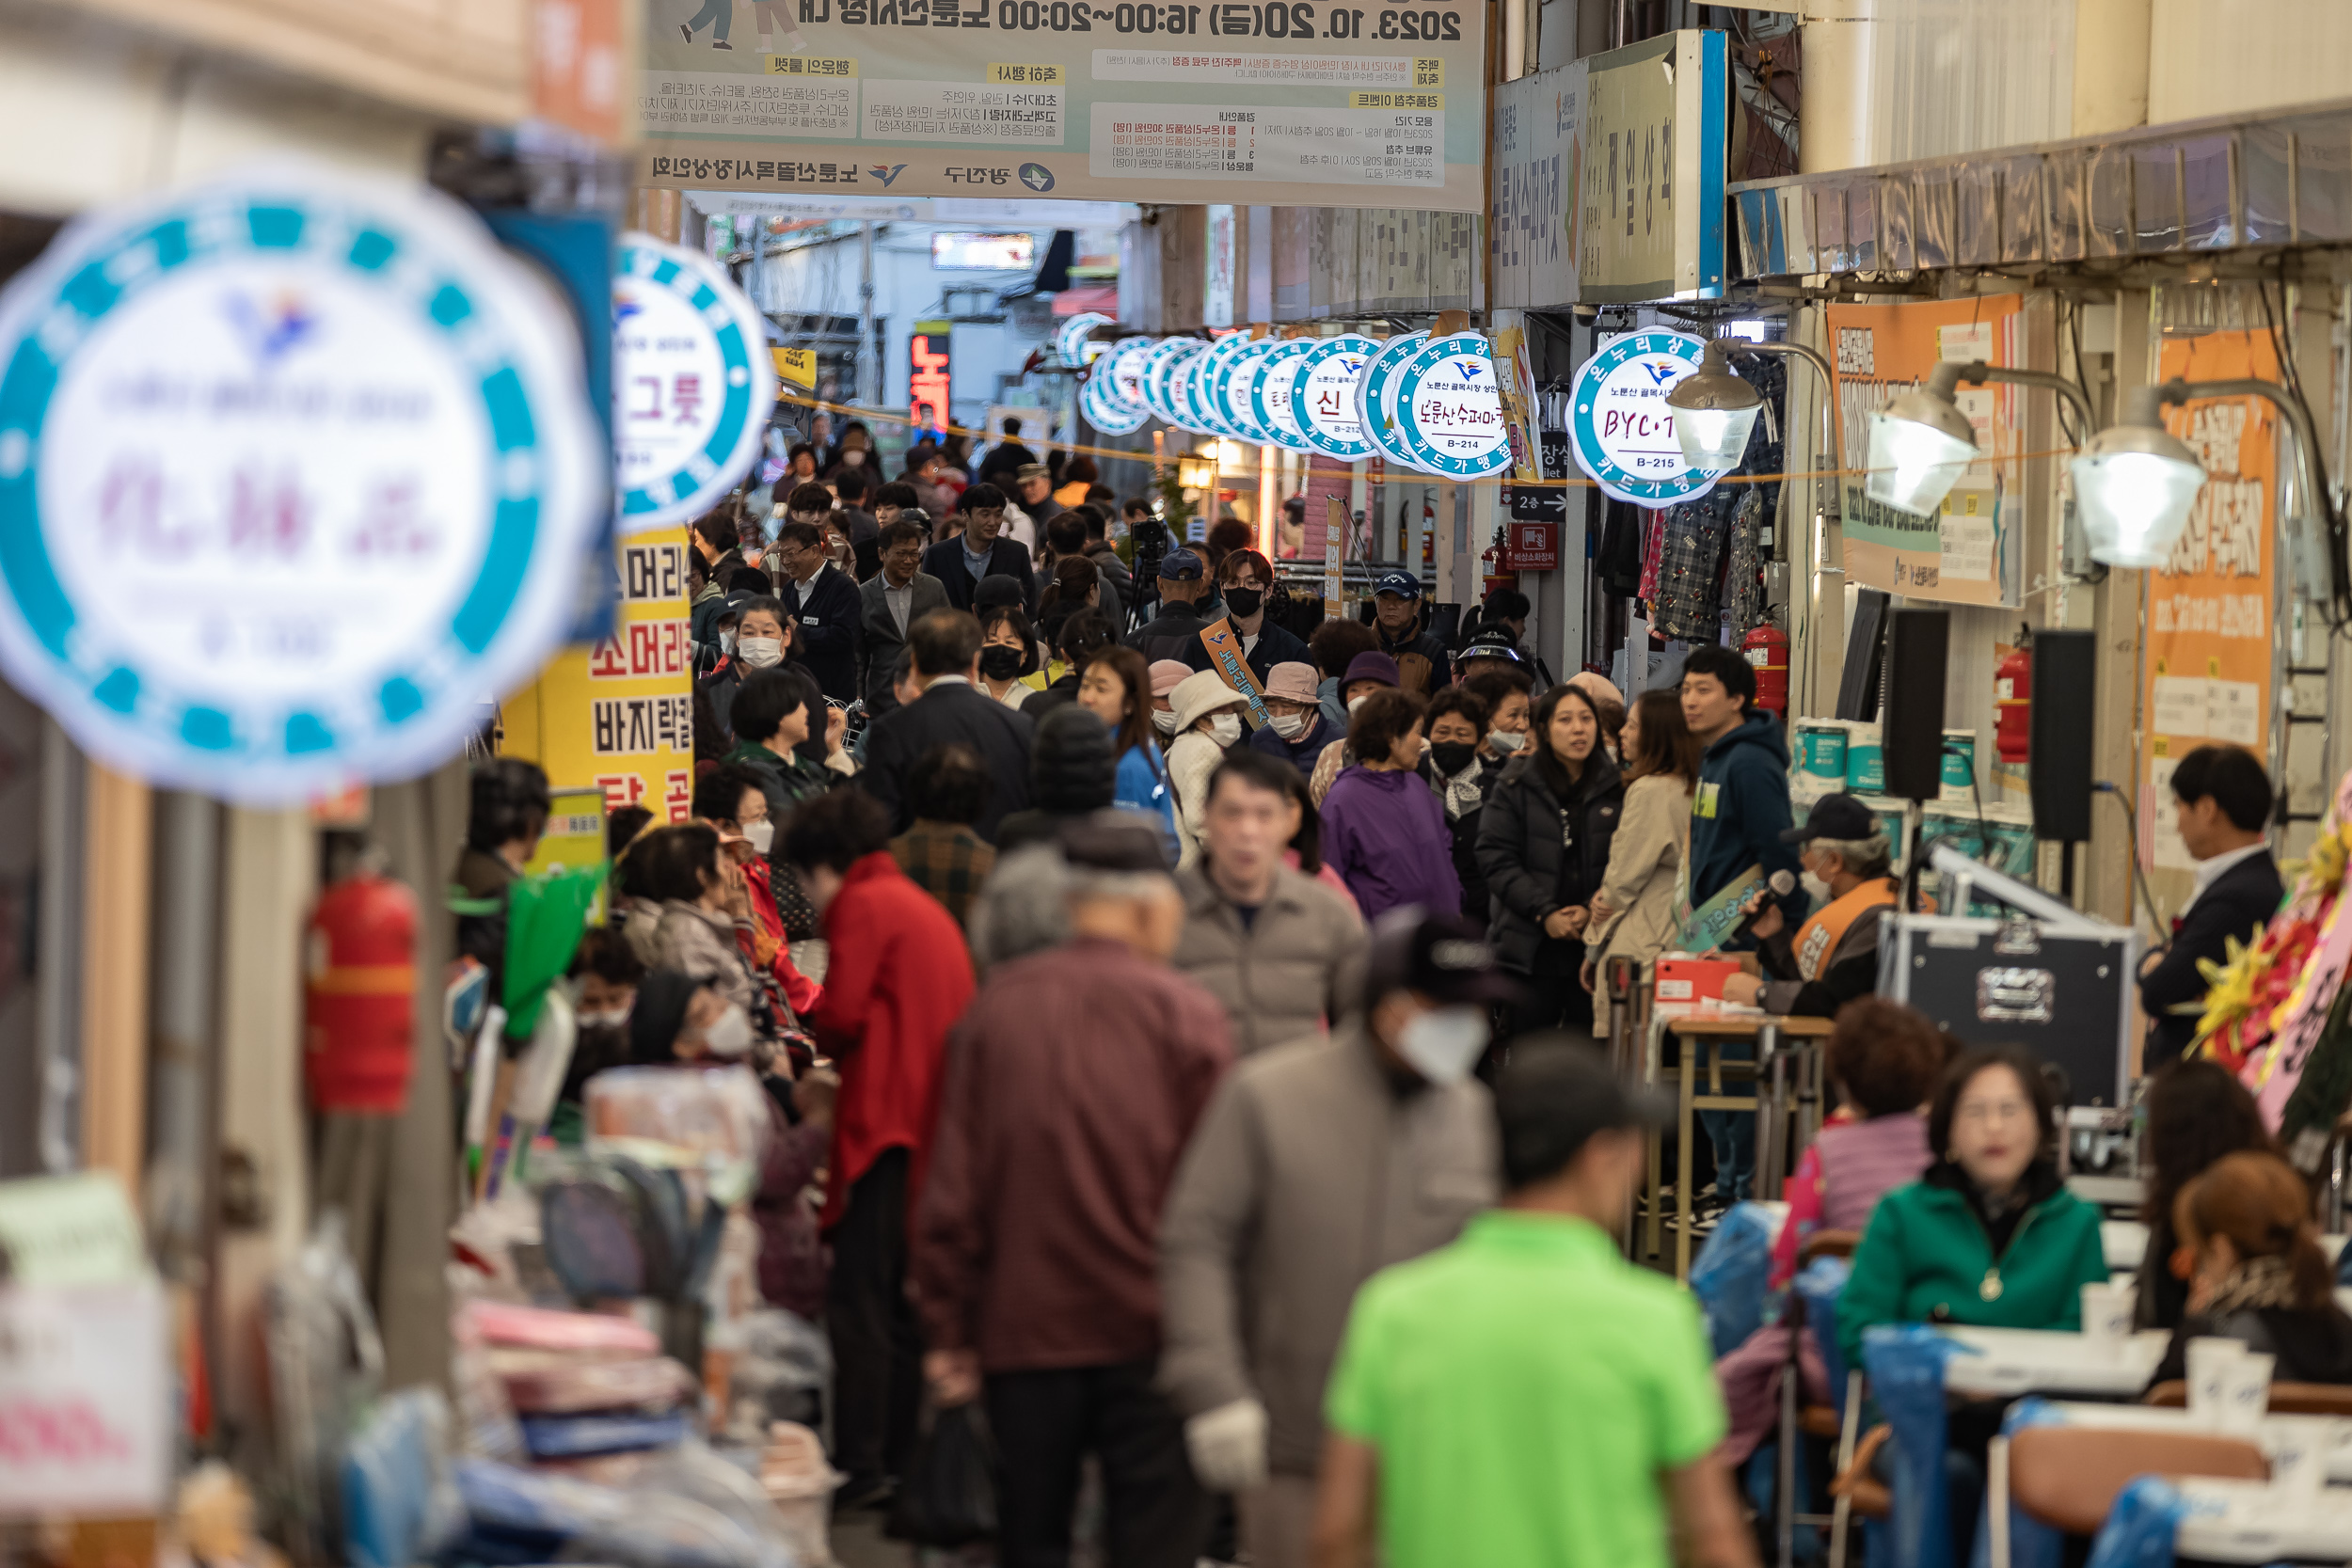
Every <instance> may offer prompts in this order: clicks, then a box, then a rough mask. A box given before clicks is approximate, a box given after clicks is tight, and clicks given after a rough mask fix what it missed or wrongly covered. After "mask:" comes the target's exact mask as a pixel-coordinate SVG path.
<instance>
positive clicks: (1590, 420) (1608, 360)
mask: <svg viewBox="0 0 2352 1568" xmlns="http://www.w3.org/2000/svg"><path fill="white" fill-rule="evenodd" d="M1706 352H1707V345H1706V344H1705V343H1703V342H1701V341H1699V340H1698V339H1696V338H1693V337H1692V336H1690V335H1689V334H1688V333H1684V332H1667V331H1663V330H1659V329H1652V330H1650V331H1647V332H1629V333H1628V334H1627V335H1626V336H1624V337H1622V338H1619V339H1617V340H1615V341H1613V342H1610V343H1607V344H1605V345H1603V346H1602V348H1601V349H1600V351H1599V352H1598V353H1597V354H1595V355H1594V356H1592V357H1591V358H1590V359H1587V360H1586V361H1584V368H1583V369H1582V370H1580V371H1578V372H1576V384H1575V387H1574V388H1573V390H1574V394H1575V395H1574V397H1573V398H1572V399H1571V401H1570V409H1569V414H1568V446H1569V449H1570V450H1571V451H1574V452H1575V453H1576V466H1577V467H1580V468H1581V469H1583V470H1584V472H1585V473H1586V474H1587V475H1588V476H1589V477H1590V478H1591V479H1592V480H1593V482H1594V483H1597V484H1598V485H1599V486H1600V488H1601V491H1602V493H1603V494H1604V495H1607V496H1610V497H1612V498H1613V499H1617V500H1621V501H1630V502H1632V503H1633V504H1634V505H1635V506H1646V507H1651V508H1659V507H1668V506H1673V505H1675V504H1677V502H1681V501H1689V500H1696V499H1699V498H1700V497H1701V496H1704V495H1706V494H1707V493H1708V491H1709V490H1712V489H1713V488H1715V482H1716V481H1717V480H1719V479H1721V478H1722V477H1723V476H1724V474H1725V473H1728V472H1729V471H1730V470H1729V469H1716V468H1693V467H1691V466H1690V463H1689V461H1688V460H1687V459H1685V458H1684V457H1683V455H1682V444H1681V443H1680V442H1679V441H1677V440H1676V439H1675V426H1674V412H1673V410H1671V409H1669V408H1668V407H1667V406H1666V394H1667V393H1668V392H1671V391H1673V390H1674V389H1675V386H1676V384H1677V382H1679V381H1681V379H1682V378H1683V377H1684V376H1686V375H1689V374H1691V373H1692V372H1693V371H1696V370H1697V369H1698V368H1699V356H1701V355H1703V354H1705V353H1706Z"/></svg>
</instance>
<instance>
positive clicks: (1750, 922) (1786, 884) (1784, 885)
mask: <svg viewBox="0 0 2352 1568" xmlns="http://www.w3.org/2000/svg"><path fill="white" fill-rule="evenodd" d="M1764 886H1765V887H1766V888H1767V889H1768V890H1770V894H1771V896H1770V897H1768V898H1766V899H1765V901H1764V903H1763V904H1762V905H1761V906H1760V907H1759V908H1758V909H1757V910H1756V912H1755V913H1754V914H1752V915H1750V916H1748V917H1747V918H1746V919H1745V920H1742V921H1741V922H1740V924H1739V925H1738V926H1737V927H1734V928H1733V929H1732V933H1731V937H1730V940H1731V941H1732V942H1737V941H1739V940H1740V938H1741V937H1744V936H1746V935H1747V934H1748V930H1749V928H1750V927H1753V926H1754V925H1755V924H1756V922H1757V921H1759V920H1761V919H1763V918H1764V911H1766V910H1769V909H1771V908H1772V900H1773V899H1777V898H1786V897H1788V895H1790V894H1792V893H1794V892H1796V891H1797V879H1796V877H1795V875H1794V874H1793V873H1791V872H1788V871H1786V870H1781V871H1775V872H1773V873H1772V876H1770V877H1768V878H1767V879H1765V882H1764Z"/></svg>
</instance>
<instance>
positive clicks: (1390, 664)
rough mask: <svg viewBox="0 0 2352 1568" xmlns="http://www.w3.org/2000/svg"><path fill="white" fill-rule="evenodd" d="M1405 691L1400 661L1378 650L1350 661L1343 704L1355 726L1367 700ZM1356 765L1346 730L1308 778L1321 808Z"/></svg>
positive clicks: (1317, 760)
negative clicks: (1343, 775)
mask: <svg viewBox="0 0 2352 1568" xmlns="http://www.w3.org/2000/svg"><path fill="white" fill-rule="evenodd" d="M1400 689H1403V683H1402V678H1401V677H1400V676H1399V674H1398V673H1397V668H1396V660H1394V659H1392V658H1391V657H1389V656H1388V655H1386V654H1384V653H1381V652H1380V651H1378V650H1377V649H1375V650H1373V651H1372V652H1370V653H1362V654H1358V655H1357V656H1356V657H1354V658H1352V659H1350V660H1348V663H1347V676H1346V678H1345V679H1344V680H1343V681H1341V682H1340V700H1341V702H1342V703H1343V704H1344V705H1345V706H1346V710H1347V714H1348V720H1347V723H1348V724H1350V725H1352V724H1353V722H1354V720H1355V716H1356V714H1357V713H1358V712H1359V711H1360V710H1361V709H1362V707H1363V705H1364V701H1365V699H1366V698H1368V697H1370V696H1371V695H1372V694H1373V693H1374V692H1375V691H1396V690H1400ZM1355 765H1356V748H1355V743H1354V739H1353V737H1352V735H1351V734H1350V733H1348V732H1347V730H1346V729H1345V728H1344V727H1343V733H1342V735H1341V736H1340V738H1339V740H1338V742H1337V743H1336V744H1334V745H1330V746H1326V747H1325V748H1324V749H1323V754H1322V755H1321V756H1319V757H1317V758H1315V768H1314V771H1313V772H1312V773H1310V774H1309V775H1308V776H1307V793H1308V794H1310V795H1311V796H1313V797H1314V799H1315V804H1317V805H1321V804H1322V803H1323V802H1324V800H1326V799H1327V797H1328V796H1329V795H1330V793H1331V781H1332V780H1334V779H1336V778H1338V777H1339V776H1340V769H1341V768H1352V767H1354V766H1355Z"/></svg>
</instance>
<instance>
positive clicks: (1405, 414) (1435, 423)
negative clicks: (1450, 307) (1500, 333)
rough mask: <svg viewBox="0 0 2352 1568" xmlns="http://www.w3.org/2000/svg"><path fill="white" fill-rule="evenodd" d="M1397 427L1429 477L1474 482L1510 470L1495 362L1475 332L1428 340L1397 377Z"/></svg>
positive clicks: (1508, 436)
mask: <svg viewBox="0 0 2352 1568" xmlns="http://www.w3.org/2000/svg"><path fill="white" fill-rule="evenodd" d="M1396 427H1397V433H1398V437H1399V439H1400V441H1401V442H1402V443H1403V445H1404V448H1405V450H1406V451H1407V452H1410V453H1411V454H1412V456H1413V459H1414V461H1415V462H1417V463H1419V464H1420V465H1421V467H1423V468H1424V469H1426V470H1428V471H1429V472H1431V473H1438V474H1444V475H1446V476H1447V477H1449V478H1452V479H1478V478H1481V477H1483V476H1485V475H1487V474H1495V473H1501V472H1502V470H1503V469H1505V468H1507V467H1510V466H1511V431H1510V427H1509V425H1508V424H1507V423H1505V422H1504V420H1503V417H1502V393H1501V392H1499V391H1498V390H1497V389H1496V388H1495V362H1494V360H1492V359H1491V358H1489V357H1488V356H1487V352H1486V339H1485V338H1484V337H1482V336H1481V335H1480V334H1478V333H1475V332H1457V333H1454V335H1453V336H1451V337H1446V338H1433V339H1431V340H1430V341H1428V342H1427V343H1426V344H1424V345H1423V346H1422V350H1421V352H1420V353H1418V354H1416V355H1414V356H1413V357H1412V358H1411V359H1410V360H1409V361H1407V362H1406V366H1405V368H1404V369H1403V370H1401V371H1399V372H1397V376H1396Z"/></svg>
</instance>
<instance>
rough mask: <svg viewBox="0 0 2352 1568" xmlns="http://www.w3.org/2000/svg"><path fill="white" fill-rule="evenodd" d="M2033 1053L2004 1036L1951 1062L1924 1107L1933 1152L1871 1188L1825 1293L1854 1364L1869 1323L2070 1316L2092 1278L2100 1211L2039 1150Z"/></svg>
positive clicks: (2044, 1121) (2043, 1086)
mask: <svg viewBox="0 0 2352 1568" xmlns="http://www.w3.org/2000/svg"><path fill="white" fill-rule="evenodd" d="M2053 1113H2054V1105H2053V1102H2052V1100H2051V1096H2050V1089H2049V1085H2047V1083H2046V1082H2044V1080H2043V1079H2042V1070H2041V1064H2040V1063H2038V1062H2036V1061H2035V1060H2034V1058H2033V1057H2032V1055H2031V1054H2030V1053H2027V1052H2026V1051H2024V1050H2023V1049H2021V1048H2019V1047H2016V1046H1985V1047H1979V1049H1977V1050H1974V1051H1971V1052H1969V1053H1967V1054H1965V1055H1963V1056H1962V1057H1961V1058H1960V1059H1959V1060H1958V1061H1956V1062H1954V1063H1953V1064H1952V1066H1951V1068H1950V1069H1949V1070H1948V1071H1947V1073H1946V1074H1945V1077H1944V1083H1943V1085H1942V1087H1940V1088H1939V1089H1938V1090H1937V1091H1936V1096H1935V1101H1934V1104H1933V1106H1932V1108H1931V1110H1930V1111H1929V1113H1928V1148H1930V1149H1931V1150H1932V1151H1933V1152H1934V1154H1935V1155H1936V1161H1935V1163H1934V1164H1931V1165H1930V1166H1929V1167H1928V1172H1927V1174H1926V1175H1925V1176H1923V1177H1921V1178H1920V1179H1919V1180H1917V1181H1915V1182H1913V1183H1912V1184H1911V1185H1910V1186H1908V1187H1899V1188H1897V1189H1896V1190H1895V1191H1893V1192H1891V1193H1888V1194H1887V1195H1886V1196H1884V1197H1883V1198H1881V1199H1880V1200H1879V1206H1878V1210H1877V1212H1875V1213H1874V1214H1872V1215H1871V1217H1870V1227H1869V1228H1868V1229H1867V1231H1865V1232H1864V1233H1863V1237H1862V1245H1861V1246H1860V1247H1859V1248H1857V1249H1856V1250H1855V1252H1854V1258H1853V1274H1852V1275H1851V1278H1850V1279H1849V1280H1848V1282H1847V1285H1846V1289H1845V1291H1844V1292H1843V1293H1842V1294H1841V1295H1839V1297H1838V1298H1837V1343H1838V1347H1839V1349H1841V1350H1842V1351H1843V1352H1844V1353H1845V1356H1846V1362H1847V1365H1849V1366H1851V1367H1856V1368H1858V1367H1860V1366H1861V1365H1862V1336H1863V1332H1864V1331H1865V1330H1866V1329H1868V1328H1870V1327H1872V1326H1874V1325H1876V1324H1879V1323H1970V1324H1976V1325H1979V1326H1982V1327H1992V1328H2058V1329H2079V1328H2080V1327H2081V1326H2082V1288H2083V1287H2084V1286H2085V1285H2090V1284H2096V1283H2104V1282H2105V1281H2106V1277H2107V1265H2106V1255H2105V1253H2104V1251H2103V1250H2102V1248H2101V1246H2100V1243H2099V1213H2098V1211H2097V1210H2095V1209H2093V1208H2092V1207H2091V1206H2090V1205H2089V1204H2087V1203H2085V1202H2083V1201H2082V1200H2081V1199H2080V1198H2077V1197H2076V1196H2074V1194H2072V1193H2070V1192H2068V1191H2067V1190H2066V1187H2065V1184H2064V1183H2063V1182H2061V1181H2060V1180H2058V1164H2057V1160H2056V1158H2055V1156H2054V1155H2053V1152H2052V1148H2051V1139H2052V1136H2053V1132H2054V1130H2053V1127H2052V1120H2053Z"/></svg>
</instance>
